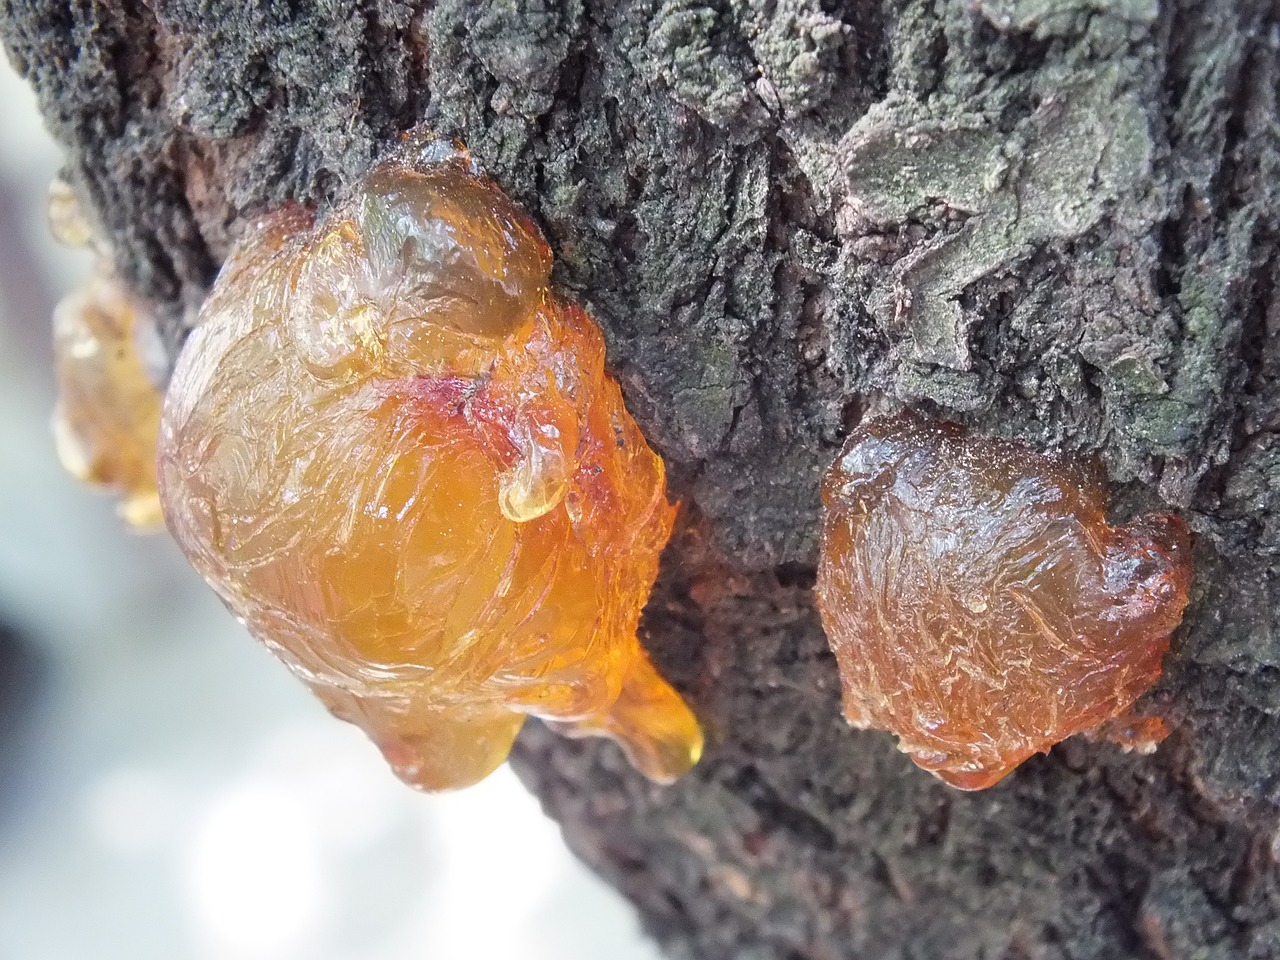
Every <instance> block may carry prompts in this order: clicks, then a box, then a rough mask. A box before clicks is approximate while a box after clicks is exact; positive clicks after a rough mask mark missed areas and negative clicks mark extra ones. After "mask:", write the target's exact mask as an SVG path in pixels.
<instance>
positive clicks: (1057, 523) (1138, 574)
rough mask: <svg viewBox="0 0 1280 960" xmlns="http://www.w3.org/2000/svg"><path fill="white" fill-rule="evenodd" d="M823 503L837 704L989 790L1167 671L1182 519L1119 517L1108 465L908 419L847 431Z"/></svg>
mask: <svg viewBox="0 0 1280 960" xmlns="http://www.w3.org/2000/svg"><path fill="white" fill-rule="evenodd" d="M823 499H824V501H825V503H826V513H825V518H824V522H823V531H822V559H821V563H820V565H819V570H818V586H817V589H818V602H819V606H820V609H821V612H822V619H823V623H824V625H825V626H826V629H827V636H828V637H829V639H830V642H831V648H832V650H833V651H834V652H835V655H836V659H837V661H838V662H839V666H840V674H841V680H842V681H843V689H844V712H845V716H846V717H847V718H848V720H849V722H850V723H851V724H853V725H854V726H856V727H861V728H875V729H880V730H888V731H890V732H891V733H894V734H896V735H897V737H898V743H899V747H900V748H901V749H902V750H903V751H904V752H905V753H907V754H908V755H909V756H910V757H911V759H912V760H914V761H915V763H916V764H918V765H919V766H921V767H923V768H924V769H926V770H928V771H930V772H931V773H933V774H935V775H936V776H938V777H939V778H941V779H942V780H944V781H945V782H947V783H949V784H951V785H952V786H955V787H960V788H962V789H966V790H979V789H982V788H984V787H989V786H991V785H992V784H994V783H996V782H998V781H999V780H1000V779H1001V778H1003V777H1004V776H1005V775H1006V774H1008V773H1009V772H1010V771H1011V770H1013V768H1014V767H1016V766H1017V765H1018V764H1020V763H1021V762H1022V761H1023V760H1025V759H1027V758H1028V757H1029V756H1031V755H1032V754H1034V753H1036V752H1039V751H1046V750H1048V749H1049V748H1050V747H1051V746H1052V745H1053V744H1055V743H1057V742H1058V741H1060V740H1062V739H1064V738H1066V737H1069V736H1071V735H1072V734H1074V733H1080V732H1082V731H1087V730H1092V729H1094V728H1096V727H1099V726H1100V725H1102V724H1104V723H1106V721H1108V720H1111V719H1112V718H1114V717H1117V716H1120V715H1123V714H1124V713H1125V711H1126V710H1127V709H1128V708H1129V706H1130V704H1132V703H1133V701H1134V700H1136V699H1137V698H1138V697H1139V696H1140V695H1141V694H1142V693H1144V692H1145V691H1146V690H1148V689H1149V688H1150V687H1151V685H1152V684H1153V683H1155V681H1156V679H1157V678H1158V677H1159V676H1160V661H1161V658H1162V657H1163V656H1164V653H1165V651H1166V650H1167V649H1168V646H1169V635H1170V633H1172V631H1173V630H1174V628H1175V627H1176V626H1177V625H1178V623H1179V621H1180V620H1181V619H1182V611H1183V608H1184V607H1185V606H1186V603H1187V590H1188V587H1189V584H1190V579H1191V561H1190V544H1189V542H1188V535H1187V530H1186V526H1185V525H1184V524H1183V522H1182V521H1181V520H1180V519H1179V518H1178V517H1175V516H1172V515H1168V514H1159V515H1153V516H1146V517H1142V518H1140V519H1138V520H1136V521H1135V522H1133V523H1131V524H1129V525H1128V526H1124V527H1112V526H1109V525H1108V524H1107V521H1106V518H1105V516H1104V511H1105V508H1106V490H1105V485H1104V480H1103V478H1102V476H1101V475H1100V468H1097V467H1085V466H1082V465H1081V464H1078V463H1076V462H1073V461H1071V460H1069V459H1068V458H1066V457H1057V456H1051V455H1048V454H1044V453H1039V452H1036V451H1034V450H1032V449H1030V448H1029V447H1026V446H1024V445H1022V444H1019V443H1014V442H1010V441H1004V440H991V439H986V438H983V437H979V436H975V435H973V434H971V433H969V432H968V431H966V430H964V429H962V428H960V427H958V426H955V425H952V424H945V423H934V422H930V421H926V420H923V419H921V418H920V417H918V416H915V415H913V414H903V415H899V416H896V417H891V418H888V419H881V420H875V421H873V422H870V423H867V424H864V425H863V426H861V427H859V428H858V429H857V430H855V431H854V433H853V435H852V436H850V438H849V440H848V442H847V443H846V444H845V447H844V450H843V451H842V452H841V454H840V457H839V459H837V460H836V462H835V464H834V465H833V466H832V467H831V469H830V470H829V471H828V473H827V476H826V479H825V482H824V485H823ZM1122 727H1123V724H1122V725H1120V727H1117V729H1120V728H1122Z"/></svg>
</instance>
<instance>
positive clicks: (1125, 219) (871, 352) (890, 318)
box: [0, 0, 1280, 960]
mask: <svg viewBox="0 0 1280 960" xmlns="http://www.w3.org/2000/svg"><path fill="white" fill-rule="evenodd" d="M295 6H296V7H297V9H295V10H293V11H290V12H281V10H282V9H283V5H280V9H277V7H276V6H274V5H271V4H268V3H265V2H264V3H262V4H261V5H258V6H255V5H254V4H252V3H243V2H240V0H210V2H206V3H196V2H194V0H192V2H183V0H154V2H151V3H147V4H142V3H139V2H136V0H135V2H126V3H107V2H100V3H89V2H78V3H73V4H71V5H70V7H68V6H66V5H64V4H63V3H56V2H53V0H48V2H18V0H7V2H4V3H3V4H2V5H0V9H3V11H4V17H3V27H2V29H3V36H4V40H5V44H6V46H7V48H8V50H9V53H10V56H11V57H12V58H13V60H14V62H15V63H16V64H17V65H18V67H19V68H20V69H21V70H23V71H24V72H25V73H26V74H27V76H28V77H29V78H30V79H31V80H32V82H33V83H34V84H35V86H36V88H37V90H38V92H39V94H40V98H41V103H42V106H43V109H44V111H45V115H46V117H47V119H48V122H49V125H50V127H51V129H52V130H53V131H54V133H55V134H56V135H57V136H58V137H59V139H60V140H61V141H62V142H63V143H64V144H65V145H66V147H67V151H68V169H69V172H70V174H71V175H72V177H73V179H74V180H75V181H76V182H77V183H78V184H79V185H80V186H81V187H82V189H83V190H84V191H85V193H86V194H87V195H88V196H89V197H91V198H92V200H93V203H94V205H95V207H96V210H97V213H98V215H99V216H100V218H101V220H102V223H103V228H104V231H105V232H106V233H107V235H109V236H110V238H111V240H112V241H113V243H114V244H115V249H116V255H117V259H118V262H119V265H120V267H121V269H122V270H123V271H124V272H125V273H126V274H127V275H128V276H129V277H131V278H132V279H133V280H134V282H135V283H136V284H137V285H138V286H139V288H140V289H141V290H143V291H144V292H145V293H147V294H149V295H150V296H153V297H155V298H157V299H158V300H159V301H161V302H162V304H163V305H164V306H165V308H166V309H167V311H168V313H167V317H168V320H167V332H168V333H169V334H170V339H171V342H173V343H174V344H175V345H176V344H177V343H178V342H179V341H180V339H181V330H182V327H183V317H184V316H185V315H188V314H189V311H190V309H191V307H192V306H193V305H195V304H198V302H199V298H200V296H201V295H202V293H203V291H204V289H205V285H206V284H207V283H208V282H209V280H210V279H211V276H212V274H213V271H214V269H215V268H216V266H217V264H218V263H219V261H220V259H221V258H222V257H223V256H224V255H225V253H226V251H227V249H228V245H229V243H230V242H231V240H232V238H233V237H234V235H235V233H236V231H237V230H238V229H239V228H240V227H241V225H242V224H243V223H244V222H245V221H246V219H247V218H249V217H250V216H252V215H253V214H255V213H256V212H258V211H261V210H263V209H266V208H268V207H270V206H272V205H274V204H277V203H279V202H281V201H282V200H284V199H286V198H289V197H298V198H302V199H305V200H318V201H320V202H324V201H325V200H326V199H328V198H332V197H333V196H336V195H338V194H340V193H341V191H342V189H343V187H344V184H345V183H347V182H349V181H350V180H351V178H352V177H354V176H355V175H357V174H358V173H359V172H360V171H361V170H362V169H363V168H364V166H365V165H366V164H367V163H368V161H369V159H370V158H371V157H373V156H375V155H376V154H377V153H378V151H379V150H380V149H382V148H383V146H384V145H385V144H386V143H387V142H388V141H389V140H390V139H391V138H392V137H393V136H394V135H395V134H396V132H397V131H399V130H402V129H405V128H407V127H409V126H412V125H413V124H415V123H417V122H419V121H421V120H426V121H427V122H429V123H431V124H432V125H433V126H434V127H435V128H436V129H437V130H438V131H440V132H441V133H442V134H448V135H456V136H460V137H462V138H463V139H464V140H465V141H467V143H468V144H469V145H470V147H471V148H472V150H473V152H474V153H475V154H476V155H477V156H478V157H479V158H480V160H481V161H482V162H483V163H484V164H485V165H486V166H487V167H488V169H489V170H490V171H492V172H493V173H494V175H495V176H496V177H497V178H498V179H499V181H500V182H502V183H503V184H504V186H505V187H506V188H507V189H508V190H510V191H511V192H512V193H513V194H514V195H516V196H517V197H518V198H519V199H520V200H522V201H523V202H524V203H525V204H526V205H527V206H528V207H529V209H530V210H531V211H532V212H533V213H534V214H535V216H536V217H537V218H538V220H539V221H540V223H541V224H542V226H543V228H544V230H545V232H546V234H547V236H548V238H549V239H550V240H551V243H552V245H553V247H554V248H555V250H556V254H557V258H558V266H557V272H556V279H557V281H558V282H559V283H560V284H561V285H562V286H563V287H564V288H566V289H567V290H569V291H570V292H571V293H572V294H573V295H575V296H577V297H579V298H580V299H581V300H582V301H583V302H584V303H585V304H586V305H588V306H589V308H590V309H591V311H592V313H593V315H594V316H595V317H596V318H597V319H598V320H599V322H600V323H601V324H602V326H603V327H604V329H605V331H606V334H607V337H608V340H609V347H610V359H611V363H612V365H613V367H614V369H615V370H616V371H617V373H618V375H619V378H620V379H621V381H622V383H623V386H624V390H625V392H626V395H627V399H628V402H629V404H630V406H631V408H632V410H633V412H634V413H635V415H636V417H637V419H638V420H639V421H640V423H641V425H642V426H643V427H644V428H645V430H646V432H647V434H648V435H649V437H650V438H651V439H652V441H653V443H654V445H655V446H656V447H657V448H658V449H659V450H660V451H661V452H662V454H663V455H664V456H665V457H666V458H667V461H668V463H669V464H670V467H671V473H672V481H673V491H674V494H675V495H676V496H677V497H679V498H680V499H681V500H682V501H683V503H684V505H685V506H684V510H683V514H682V516H683V521H682V529H681V532H680V533H679V535H678V536H677V538H676V540H675V541H674V542H673V544H672V546H671V548H670V549H669V550H668V552H667V554H666V556H665V559H664V569H663V573H662V576H661V580H660V583H659V587H658V589H657V591H656V593H655V596H654V599H653V602H652V603H651V605H650V607H649V610H648V613H647V616H646V621H645V629H646V637H647V640H648V643H649V646H650V648H651V650H652V651H653V653H654V655H655V658H656V659H657V660H658V662H659V663H660V664H661V666H662V667H663V669H664V670H665V672H666V673H667V674H668V675H669V676H670V677H671V678H672V679H673V680H674V681H675V682H676V683H677V684H678V685H679V686H680V687H681V688H682V689H683V690H685V691H687V693H688V694H689V696H690V697H691V699H692V701H693V702H694V703H695V705H696V707H697V709H698V712H699V714H700V716H701V717H702V719H703V721H704V723H705V725H706V728H707V731H708V734H709V738H710V745H709V749H708V752H707V755H706V758H705V759H704V761H703V762H702V764H701V765H700V766H699V767H698V769H697V770H696V771H695V772H694V773H693V774H692V775H691V776H689V777H688V778H686V779H685V780H684V781H682V782H681V783H680V784H678V785H677V786H675V787H673V788H667V789H663V788H659V787H654V786H651V785H649V784H647V783H646V782H644V781H643V780H642V779H640V778H639V777H638V776H637V775H636V774H634V773H632V772H631V771H630V770H629V769H628V768H627V767H626V765H625V763H624V762H623V761H622V759H621V757H620V755H619V754H618V753H617V752H616V750H615V749H614V748H613V747H612V746H610V745H608V744H603V743H571V742H568V741H565V740H563V739H560V738H557V737H554V736H551V735H550V734H548V733H547V732H546V731H545V730H543V729H541V728H539V727H536V725H534V726H533V727H532V728H531V729H529V730H528V732H527V734H526V735H525V736H524V738H523V740H522V744H521V746H520V748H519V751H518V757H517V758H516V760H515V762H516V765H517V768H518V770H519V771H520V773H521V775H522V776H523V777H524V779H525V780H526V782H527V783H528V784H529V785H530V786H531V788H532V789H534V790H535V791H536V792H537V793H538V794H539V795H540V796H541V797H542V798H543V800H544V802H545V804H546V806H547V809H548V810H549V811H550V812H551V813H552V815H554V816H555V817H557V818H558V819H559V820H560V821H561V822H562V823H563V824H564V826H565V832H566V836H567V838H568V840H569V842H570V844H571V845H572V846H573V847H574V849H575V850H577V851H578V853H579V854H580V855H581V856H582V857H583V858H584V859H586V860H587V861H588V862H589V863H591V864H592V865H593V866H595V867H596V868H597V869H598V870H600V872H601V873H603V874H604V875H605V876H606V877H608V878H609V879H610V880H611V881H612V882H614V883H615V884H616V885H618V886H619V887H620V888H621V889H622V890H623V891H624V892H625V893H626V894H627V895H628V896H629V897H631V898H632V900H633V901H634V902H635V903H636V904H637V906H638V907H639V909H640V910H641V912H642V914H643V915H644V918H645V920H646V923H647V924H648V927H649V929H650V930H652V931H653V932H654V933H655V935H656V936H658V938H659V939H660V940H661V941H662V942H663V944H664V945H665V946H666V947H667V948H668V949H669V950H670V952H671V953H672V955H673V956H679V957H699V958H708V960H710V958H734V960H750V958H761V960H763V958H780V960H781V958H786V960H799V958H806V960H834V958H853V957H866V958H871V957H875V958H880V957H890V958H891V957H901V958H924V960H942V958H977V957H983V958H1007V960H1023V958H1036V960H1060V958H1061V960H1065V958H1113V957H1114V958H1120V957H1137V958H1193V957H1194V958H1241V957H1245V958H1270V957H1280V873H1278V871H1277V864H1276V860H1277V849H1278V842H1277V841H1276V836H1277V833H1276V831H1277V823H1278V817H1277V814H1278V812H1280V587H1278V585H1277V573H1278V570H1277V560H1278V558H1280V440H1278V437H1280V376H1278V374H1280V300H1277V299H1276V282H1277V276H1278V271H1280V259H1278V258H1277V255H1276V246H1275V241H1276V237H1277V230H1278V229H1280V198H1278V197H1277V189H1278V185H1280V175H1278V174H1280V169H1278V167H1280V136H1278V133H1277V131H1278V130H1280V115H1278V113H1277V104H1276V97H1277V90H1278V87H1280V53H1278V51H1277V47H1278V45H1280V10H1277V8H1276V6H1275V4H1273V3H1272V2H1269V0H1233V2H1226V0H1171V2H1169V3H1166V4H1164V5H1161V6H1159V7H1158V6H1157V3H1156V0H967V2H959V0H958V2H951V3H949V2H944V0H881V2H869V0H845V2H839V0H754V2H747V0H721V2H712V3H706V4H699V3H696V2H692V0H668V2H665V3H659V2H656V0H616V2H607V0H582V2H564V3H551V2H546V3H543V2H538V0H508V2H495V3H489V4H483V5H482V4H474V3H468V2H465V0H448V2H441V3H438V4H436V5H435V6H434V7H432V8H429V9H423V8H420V7H418V6H415V5H411V4H398V3H392V2H386V0H367V2H364V3H361V4H344V3H329V4H318V5H315V9H312V6H311V5H309V4H298V5H295ZM900 403H909V404H912V405H914V406H916V407H918V408H919V409H921V410H923V411H925V412H927V413H930V414H932V415H937V416H944V417H947V418H950V419H954V420H958V421H960V422H963V423H966V424H968V425H970V426H971V427H973V428H974V429H976V430H979V431H983V432H986V433H989V434H997V435H1002V436H1012V437H1017V438H1020V439H1023V440H1026V441H1029V442H1031V443H1035V444H1038V445H1041V446H1045V447H1061V448H1065V449H1068V450H1072V451H1080V452H1084V453H1095V452H1096V453H1098V454H1100V455H1101V456H1102V458H1103V460H1104V462H1105V463H1106V465H1107V467H1108V469H1109V471H1110V475H1111V478H1112V480H1113V482H1114V492H1115V503H1116V512H1117V515H1119V516H1123V515H1125V514H1127V513H1130V512H1133V511H1136V510H1145V509H1149V508H1155V507H1162V506H1163V507H1173V508H1177V509H1179V510H1180V511H1181V512H1182V513H1183V515H1184V516H1185V517H1186V518H1187V519H1188V521H1189V522H1190V523H1191V525H1192V527H1193V528H1194V530H1195V531H1196V565H1197V570H1196V580H1195V587H1194V592H1193V599H1192V604H1191V607H1190V608H1189V611H1188V615H1187V618H1186V622H1185V624H1184V626H1183V628H1182V629H1181V630H1180V632H1179V633H1178V635H1177V637H1176V640H1175V645H1174V650H1173V652H1172V653H1171V654H1170V656H1169V657H1168V660H1167V663H1166V676H1165V678H1164V680H1163V681H1162V682H1161V684H1160V685H1159V687H1158V688H1157V690H1156V691H1155V692H1154V693H1153V694H1152V695H1151V696H1150V697H1149V698H1148V700H1147V702H1146V705H1147V706H1149V707H1152V708H1158V709H1160V710H1162V711H1164V713H1165V715H1166V716H1167V717H1168V719H1169V721H1170V723H1171V724H1172V725H1173V727H1174V728H1175V733H1174V735H1173V736H1172V737H1171V738H1170V739H1169V740H1168V741H1166V743H1165V744H1164V745H1163V746H1162V747H1161V748H1160V750H1159V751H1158V752H1157V753H1156V754H1155V755H1153V756H1149V757H1146V756H1135V755H1126V754H1123V753H1121V752H1120V751H1119V750H1117V749H1116V748H1114V747H1111V746H1108V745H1104V744H1098V743H1090V742H1086V741H1082V740H1079V739H1078V738H1077V740H1074V741H1069V742H1068V743H1065V744H1063V745H1062V746H1060V747H1058V748H1056V749H1055V750H1054V751H1053V752H1052V753H1051V754H1050V755H1048V756H1046V757H1041V758H1036V759H1034V760H1032V761H1030V762H1028V763H1027V764H1026V765H1025V766H1024V767H1023V768H1022V769H1021V770H1019V771H1018V772H1017V773H1016V774H1015V775H1014V776H1012V777H1011V778H1010V779H1009V780H1008V781H1006V782H1005V783H1004V784H1002V785H1001V786H999V787H997V788H995V789H993V790H990V791H987V792H984V793H980V794H962V793H958V792H955V791H953V790H950V789H948V788H946V787H944V786H943V785H941V784H940V783H938V782H936V781H934V780H933V779H932V778H930V777H929V776H927V775H926V774H923V773H921V772H920V771H918V770H916V769H915V768H913V767H912V766H911V764H910V763H909V762H908V761H907V760H906V759H905V758H903V757H902V756H900V755H899V754H897V753H896V752H895V751H894V749H893V746H892V742H891V740H890V738H888V737H886V736H883V735H878V734H866V733H859V732H855V731H852V730H850V729H848V728H847V727H846V726H845V724H844V723H843V721H842V720H841V718H840V714H839V687H838V678H837V674H836V670H835V665H834V661H833V660H832V658H831V657H830V655H829V654H828V652H827V649H826V644H825V641H824V637H823V633H822V630H821V627H820V624H819V622H818V618H817V615H816V612H815V608H814V603H813V596H812V591H811V587H812V582H813V574H814V564H815V560H816V551H817V541H816V529H817V514H818V500H817V480H818V477H819V475H820V473H821V471H822V470H823V469H824V467H825V466H826V465H827V464H828V463H829V462H830V461H831V459H832V458H833V457H834V455H835V451H836V450H837V448H838V445H839V443H840V440H841V438H842V437H843V435H844V434H845V433H846V432H847V430H848V428H849V426H850V425H851V424H853V423H855V422H857V420H858V419H859V418H860V417H861V416H862V415H864V413H865V412H867V411H869V410H877V409H885V408H890V407H892V406H894V405H896V404H900Z"/></svg>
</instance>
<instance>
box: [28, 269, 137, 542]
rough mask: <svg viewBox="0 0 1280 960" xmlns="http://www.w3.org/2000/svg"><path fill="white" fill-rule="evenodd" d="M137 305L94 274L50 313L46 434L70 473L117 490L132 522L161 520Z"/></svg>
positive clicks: (115, 285)
mask: <svg viewBox="0 0 1280 960" xmlns="http://www.w3.org/2000/svg"><path fill="white" fill-rule="evenodd" d="M141 316H142V313H141V307H140V305H139V303H138V302H137V301H136V300H135V299H134V297H133V296H132V294H131V293H130V292H129V291H128V290H127V289H126V288H125V287H124V285H123V284H121V283H120V282H119V281H117V280H115V279H112V278H111V277H108V276H104V275H95V276H94V277H93V278H91V279H90V280H89V281H88V282H87V283H86V284H84V285H83V286H82V287H81V288H80V289H78V290H76V291H74V292H72V293H70V294H68V295H67V296H66V297H64V298H63V299H62V301H61V302H60V303H59V304H58V306H57V308H56V309H55V310H54V314H53V355H54V370H55V374H56V377H57V383H58V402H57V406H56V407H55V408H54V413H53V436H54V441H55V443H56V445H57V450H58V459H59V460H61V461H62V465H63V466H64V467H65V468H66V469H67V471H68V472H69V473H71V474H72V476H74V477H76V478H77V479H78V480H82V481H84V482H85V483H88V484H91V485H93V486H98V487H104V488H107V489H110V490H114V491H115V492H117V493H119V494H120V503H119V505H118V507H117V510H118V511H119V513H120V515H121V516H122V517H123V518H124V519H125V520H127V521H128V522H129V523H130V524H132V525H133V526H135V527H137V528H139V529H144V530H145V529H154V528H156V527H159V526H160V524H161V522H162V521H161V516H160V496H159V494H158V492H157V490H156V436H157V433H158V432H159V429H160V405H161V393H160V390H159V388H158V387H157V386H156V385H155V382H154V381H153V380H152V378H151V376H150V374H149V373H148V370H147V364H146V362H145V360H144V351H143V349H142V346H141V343H140V338H141V336H142V335H143V334H145V333H148V332H151V331H150V327H144V326H143V325H142V324H140V322H139V321H140V318H141Z"/></svg>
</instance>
